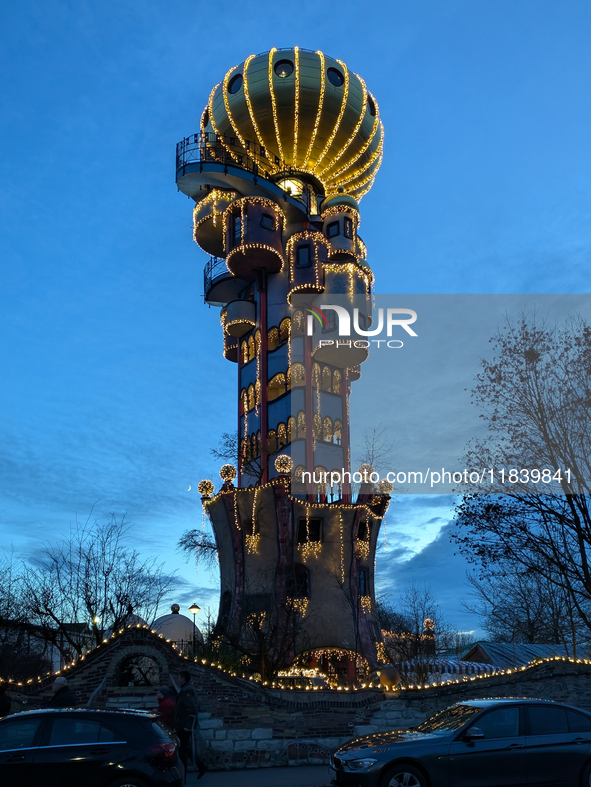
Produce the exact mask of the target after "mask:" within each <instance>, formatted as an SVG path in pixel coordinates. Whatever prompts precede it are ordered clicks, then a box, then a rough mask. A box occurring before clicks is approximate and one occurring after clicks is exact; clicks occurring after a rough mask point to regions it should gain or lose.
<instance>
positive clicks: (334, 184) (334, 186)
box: [326, 121, 384, 194]
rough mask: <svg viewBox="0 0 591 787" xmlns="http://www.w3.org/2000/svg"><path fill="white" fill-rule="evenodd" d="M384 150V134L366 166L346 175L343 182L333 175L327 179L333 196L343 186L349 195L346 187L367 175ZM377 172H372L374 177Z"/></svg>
mask: <svg viewBox="0 0 591 787" xmlns="http://www.w3.org/2000/svg"><path fill="white" fill-rule="evenodd" d="M380 127H381V128H383V127H382V126H381V121H380ZM383 150H384V136H383V134H382V137H381V139H380V142H379V144H378V146H377V148H376V149H375V150H374V152H373V153H372V154H371V156H370V159H369V161H368V162H367V163H366V164H364V165H363V166H362V167H360V168H359V169H358V170H355V171H354V172H352V173H350V174H348V175H345V177H344V178H343V179H342V180H334V178H336V177H337V175H336V174H335V175H331V176H330V178H328V179H327V181H326V182H327V184H330V193H331V194H334V193H338V187H339V186H342V187H343V188H344V189H345V191H346V192H347V193H348V189H347V188H346V186H348V185H349V184H351V183H354V182H355V181H356V180H358V179H359V178H360V177H361V176H362V175H363V174H365V173H367V171H368V170H370V169H371V168H372V166H373V164H374V162H375V160H376V159H377V158H379V157H380V156H381V155H382V152H383ZM347 169H349V167H347ZM378 169H379V165H378ZM376 172H377V169H376V170H372V176H375V173H376ZM327 187H328V186H327Z"/></svg>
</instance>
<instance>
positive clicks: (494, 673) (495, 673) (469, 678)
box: [0, 612, 591, 694]
mask: <svg viewBox="0 0 591 787" xmlns="http://www.w3.org/2000/svg"><path fill="white" fill-rule="evenodd" d="M265 614H266V613H264V612H261V613H258V614H257V613H254V616H255V617H256V618H260V616H261V615H262V616H263V618H264V616H265ZM261 622H262V621H261ZM132 629H143V630H145V631H150V633H151V634H152V635H153V636H154V637H155V638H158V639H159V640H163V641H164V642H166V643H167V644H168V645H170V646H171V648H173V649H174V650H175V651H176V654H175V655H177V656H178V657H179V658H183V659H185V661H189V662H192V663H197V664H199V663H200V664H201V665H202V666H204V667H211V668H213V669H217V670H218V671H219V672H221V673H223V674H224V675H228V676H229V677H233V678H240V677H242V678H243V679H246V680H249V681H250V682H254V683H258V684H259V685H261V686H268V687H270V688H276V689H282V690H292V691H293V690H294V687H293V686H292V685H288V686H285V685H283V684H282V683H280V682H279V681H272V682H269V681H263V680H260V679H259V680H255V679H254V677H253V676H250V677H249V678H246V675H245V674H244V673H242V675H241V676H240V675H239V674H238V673H237V672H235V671H230V670H225V669H224V668H223V667H222V665H221V664H220V663H219V662H218V663H216V662H214V661H212V662H210V663H209V664H208V662H207V659H200V660H198V659H190V657H189V656H186V655H181V654H180V653H179V652H178V651H177V648H176V644H175V643H174V642H171V641H170V639H166V638H165V637H164V635H163V634H159V633H158V632H156V631H155V630H154V629H150V627H149V626H148V625H146V624H144V625H142V624H140V623H137V624H131V625H128V626H126V627H124V628H120V629H119V630H118V631H117V632H113V633H112V634H111V637H110V638H109V639H103V641H102V643H100V644H98V645H97V646H96V647H95V648H93V649H92V650H89V651H88V652H87V653H86V654H84V655H82V656H79V657H78V658H77V659H74V660H72V661H71V662H70V663H69V664H66V665H64V667H63V668H62V669H59V670H56V671H55V672H47V673H46V674H45V676H44V677H41V676H37V684H40V683H43V682H44V681H47V679H48V678H50V679H51V680H54V679H55V678H56V677H58V676H60V675H62V674H63V673H64V672H67V671H68V670H71V669H72V668H77V667H81V666H83V664H84V662H85V661H86V660H88V659H89V657H90V656H91V655H92V654H93V653H95V652H96V651H97V650H99V648H104V646H105V645H111V644H112V643H113V641H114V640H116V639H117V638H118V637H121V636H124V635H125V634H128V633H129V632H130V630H132ZM380 644H382V643H376V645H377V646H379V645H380ZM350 655H355V656H356V661H360V662H361V664H366V663H367V662H366V661H365V659H363V657H359V655H358V654H355V653H352V652H351V651H346V650H339V649H338V648H319V649H317V650H314V651H312V656H314V657H315V658H317V659H320V658H321V657H322V656H326V657H327V658H332V657H333V656H335V657H337V658H342V657H343V656H350ZM556 662H561V663H563V664H579V665H582V666H585V667H591V659H579V658H577V659H575V658H573V657H572V656H550V657H549V658H542V659H536V660H535V661H530V662H528V663H527V664H524V665H523V666H521V667H515V668H513V669H502V670H495V669H494V668H493V669H491V671H490V672H488V673H482V674H480V675H462V677H461V679H459V678H457V679H456V680H444V681H433V682H432V683H431V684H427V683H426V684H424V685H416V686H415V685H411V686H392V687H389V686H383V685H380V684H379V683H378V684H374V683H372V682H371V681H369V682H368V683H367V684H362V685H361V686H360V687H353V686H351V687H349V686H335V687H332V686H331V687H320V686H306V689H307V690H311V691H351V692H352V693H355V692H358V691H362V690H364V689H377V690H379V691H382V692H390V693H394V694H397V693H401V692H409V691H421V690H425V689H437V688H439V687H446V686H453V685H459V684H466V683H475V682H476V681H478V680H487V679H488V678H496V677H503V676H505V675H517V674H520V673H524V672H526V671H528V670H531V669H535V668H536V667H540V666H541V665H544V664H552V663H556ZM33 682H34V679H33V678H29V679H28V680H26V681H24V682H23V681H15V680H13V679H12V678H1V677H0V683H6V684H8V686H9V688H11V687H17V688H18V687H25V686H32V685H33ZM49 684H50V681H48V683H47V686H48V687H49Z"/></svg>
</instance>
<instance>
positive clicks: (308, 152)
mask: <svg viewBox="0 0 591 787" xmlns="http://www.w3.org/2000/svg"><path fill="white" fill-rule="evenodd" d="M316 54H317V55H318V58H319V59H320V97H319V99H318V109H317V110H316V120H315V121H314V128H313V129H312V136H311V137H310V144H309V145H308V149H307V150H306V157H305V158H304V162H303V164H302V167H303V168H304V169H305V168H306V166H307V164H308V160H309V158H310V155H311V153H312V148H313V147H314V142H315V141H316V134H317V133H318V126H319V125H320V117H321V115H322V106H323V104H324V92H325V89H326V70H325V68H324V54H323V53H322V52H320V51H318V52H316Z"/></svg>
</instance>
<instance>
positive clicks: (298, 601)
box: [287, 596, 309, 617]
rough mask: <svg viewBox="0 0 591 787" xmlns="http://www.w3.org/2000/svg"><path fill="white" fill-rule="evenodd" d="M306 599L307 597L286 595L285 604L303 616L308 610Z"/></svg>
mask: <svg viewBox="0 0 591 787" xmlns="http://www.w3.org/2000/svg"><path fill="white" fill-rule="evenodd" d="M308 601H309V599H307V598H291V597H289V596H288V597H287V606H288V607H289V608H290V609H293V611H294V612H297V613H298V614H299V615H301V616H302V617H304V616H305V615H306V612H307V611H308Z"/></svg>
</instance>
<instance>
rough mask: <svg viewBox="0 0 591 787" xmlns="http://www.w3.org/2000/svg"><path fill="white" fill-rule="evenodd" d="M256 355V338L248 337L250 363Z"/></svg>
mask: <svg viewBox="0 0 591 787" xmlns="http://www.w3.org/2000/svg"><path fill="white" fill-rule="evenodd" d="M254 354H255V346H254V337H253V336H249V337H248V360H249V361H252V359H253V358H254Z"/></svg>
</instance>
